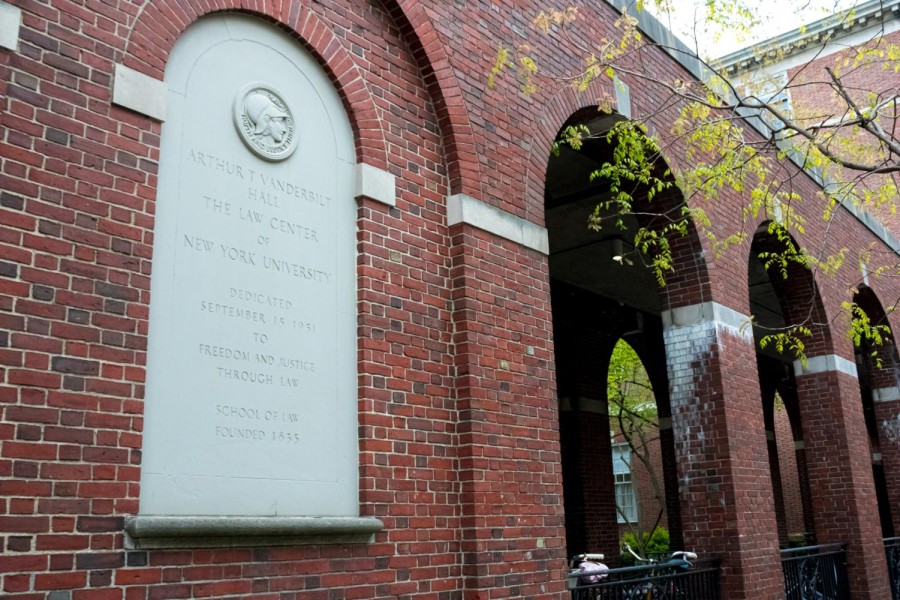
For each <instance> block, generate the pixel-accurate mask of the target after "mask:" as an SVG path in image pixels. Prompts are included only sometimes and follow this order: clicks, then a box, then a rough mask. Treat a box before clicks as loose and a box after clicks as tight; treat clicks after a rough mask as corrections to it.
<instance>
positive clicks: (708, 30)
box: [644, 0, 862, 58]
mask: <svg viewBox="0 0 900 600" xmlns="http://www.w3.org/2000/svg"><path fill="white" fill-rule="evenodd" d="M733 1H734V0H726V3H727V2H733ZM739 1H740V0H739ZM743 1H744V3H745V4H747V5H748V6H749V7H750V8H751V9H752V10H753V12H754V14H755V15H757V17H758V18H759V20H760V21H761V23H760V24H759V25H758V26H756V27H755V28H753V29H752V30H751V31H749V32H748V33H747V34H746V35H738V34H737V33H736V32H734V31H731V30H723V28H720V27H715V26H705V25H704V21H705V18H704V15H705V13H704V7H705V5H706V0H669V3H670V5H671V6H672V8H673V10H672V11H670V12H669V13H668V14H665V13H661V12H660V11H659V10H658V9H656V8H655V6H654V2H653V0H644V2H645V6H646V8H647V9H648V10H650V11H651V12H652V13H654V14H655V15H656V17H657V18H658V19H659V20H660V21H661V22H662V23H663V24H665V25H668V26H669V28H670V29H671V30H672V31H673V32H675V33H676V34H677V35H678V36H679V37H681V39H682V40H683V41H684V42H685V43H686V44H687V45H688V46H690V47H692V48H693V47H694V42H693V37H694V35H693V33H692V30H693V29H694V23H695V20H696V22H698V23H700V24H701V26H700V27H699V28H698V29H697V32H698V35H697V38H698V40H699V44H698V47H699V50H700V54H701V56H705V57H709V58H716V57H719V56H724V55H726V54H729V53H731V52H734V51H735V50H740V49H741V48H744V47H746V46H750V45H753V44H754V43H756V42H760V41H762V40H765V39H768V38H771V37H775V36H777V35H779V34H782V33H786V32H788V31H792V30H795V29H797V28H799V27H800V26H801V25H803V24H806V23H811V22H813V21H818V20H819V19H822V18H825V17H827V16H830V15H832V14H834V13H835V12H838V11H841V10H845V9H848V8H851V7H853V6H857V5H859V4H861V3H862V2H861V0H743Z"/></svg>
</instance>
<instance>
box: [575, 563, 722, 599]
mask: <svg viewBox="0 0 900 600" xmlns="http://www.w3.org/2000/svg"><path fill="white" fill-rule="evenodd" d="M569 588H570V589H571V590H572V600H719V563H718V561H701V562H698V563H697V564H695V565H694V566H693V567H691V568H690V569H688V570H687V571H685V570H682V569H680V568H675V567H672V566H669V565H666V564H665V563H663V564H661V565H649V566H640V567H623V568H619V569H610V570H609V574H608V575H607V577H606V578H604V579H603V580H601V581H599V582H597V583H584V582H582V581H580V579H579V577H578V576H577V575H576V576H573V577H570V579H569Z"/></svg>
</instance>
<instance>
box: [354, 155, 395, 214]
mask: <svg viewBox="0 0 900 600" xmlns="http://www.w3.org/2000/svg"><path fill="white" fill-rule="evenodd" d="M354 196H355V197H356V198H359V197H360V196H365V197H366V198H371V199H372V200H375V201H376V202H381V203H382V204H387V205H388V206H397V178H396V177H395V176H394V175H393V174H392V173H388V172H387V171H384V170H382V169H379V168H378V167H373V166H372V165H367V164H365V163H358V164H357V165H356V192H355V194H354Z"/></svg>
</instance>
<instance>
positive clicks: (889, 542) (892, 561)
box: [884, 537, 900, 600]
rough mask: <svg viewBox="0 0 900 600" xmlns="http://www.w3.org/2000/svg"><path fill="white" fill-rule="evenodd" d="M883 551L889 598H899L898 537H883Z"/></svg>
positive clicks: (899, 538) (899, 552) (899, 547)
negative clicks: (886, 567)
mask: <svg viewBox="0 0 900 600" xmlns="http://www.w3.org/2000/svg"><path fill="white" fill-rule="evenodd" d="M884 552H885V554H886V555H887V566H888V577H889V578H890V582H891V598H893V599H894V600H900V537H892V538H884Z"/></svg>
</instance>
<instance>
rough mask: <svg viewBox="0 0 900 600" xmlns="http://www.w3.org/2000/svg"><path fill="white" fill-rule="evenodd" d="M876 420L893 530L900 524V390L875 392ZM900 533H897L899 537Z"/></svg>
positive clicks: (892, 388) (889, 389)
mask: <svg viewBox="0 0 900 600" xmlns="http://www.w3.org/2000/svg"><path fill="white" fill-rule="evenodd" d="M872 399H873V400H874V402H875V421H876V426H877V429H878V439H879V442H880V447H881V464H882V466H883V467H884V478H885V481H886V483H887V497H888V503H889V505H890V510H891V519H892V521H893V522H894V527H895V528H896V527H897V524H898V522H900V388H898V387H896V386H890V387H881V388H875V389H873V390H872ZM896 534H897V532H896V531H895V532H894V535H896Z"/></svg>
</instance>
